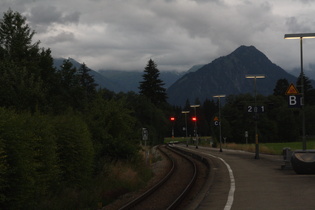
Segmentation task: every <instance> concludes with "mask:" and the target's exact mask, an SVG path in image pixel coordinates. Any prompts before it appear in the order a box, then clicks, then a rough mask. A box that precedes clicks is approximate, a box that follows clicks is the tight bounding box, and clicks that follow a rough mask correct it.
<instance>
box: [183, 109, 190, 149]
mask: <svg viewBox="0 0 315 210" xmlns="http://www.w3.org/2000/svg"><path fill="white" fill-rule="evenodd" d="M182 114H184V115H185V131H186V147H188V138H187V136H188V135H187V114H189V111H182Z"/></svg>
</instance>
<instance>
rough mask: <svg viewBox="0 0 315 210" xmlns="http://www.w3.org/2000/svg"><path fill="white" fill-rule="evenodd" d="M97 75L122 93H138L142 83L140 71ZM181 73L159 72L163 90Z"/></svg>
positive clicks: (105, 71) (110, 72)
mask: <svg viewBox="0 0 315 210" xmlns="http://www.w3.org/2000/svg"><path fill="white" fill-rule="evenodd" d="M99 73H100V74H101V75H103V76H104V77H106V78H109V79H110V80H111V81H115V83H116V84H119V85H120V86H121V87H122V89H121V90H120V91H122V92H128V91H134V92H138V91H139V89H138V87H139V83H140V81H142V75H143V74H144V72H141V71H118V70H100V71H99ZM182 75H183V73H179V72H176V71H162V72H161V71H160V79H161V80H162V81H163V82H164V83H165V85H164V86H163V87H164V88H168V87H169V86H170V85H172V84H173V83H174V82H175V81H176V80H178V79H179V78H180V77H181V76H182Z"/></svg>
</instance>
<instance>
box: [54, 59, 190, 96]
mask: <svg viewBox="0 0 315 210" xmlns="http://www.w3.org/2000/svg"><path fill="white" fill-rule="evenodd" d="M64 60H65V59H64V58H54V66H55V67H56V68H57V69H60V66H61V65H62V64H63V61H64ZM69 60H70V61H71V63H72V64H73V66H74V67H76V68H77V69H79V68H80V66H81V63H79V62H78V61H76V60H75V59H72V58H69ZM90 70H91V71H90V74H91V75H92V76H93V78H94V80H95V83H97V84H98V85H99V87H101V88H106V89H108V90H111V91H114V92H116V93H118V92H128V91H134V92H136V93H137V92H138V91H139V89H138V87H139V82H140V81H142V75H143V73H144V72H141V71H121V70H99V71H95V70H92V69H90ZM183 74H184V73H180V72H176V71H162V72H161V71H160V79H161V80H162V81H163V82H164V83H165V85H164V88H168V87H169V86H170V85H172V84H173V83H174V82H175V81H176V80H178V79H179V78H180V77H181V76H182V75H183Z"/></svg>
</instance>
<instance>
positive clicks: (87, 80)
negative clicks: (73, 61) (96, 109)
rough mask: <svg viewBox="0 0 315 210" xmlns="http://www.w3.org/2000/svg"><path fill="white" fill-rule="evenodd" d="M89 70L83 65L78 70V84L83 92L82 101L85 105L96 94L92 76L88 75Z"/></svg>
mask: <svg viewBox="0 0 315 210" xmlns="http://www.w3.org/2000/svg"><path fill="white" fill-rule="evenodd" d="M90 71H91V70H90V69H89V68H88V67H87V66H86V65H85V64H84V63H83V64H82V65H81V66H80V68H79V70H78V73H79V82H80V86H81V88H82V91H83V97H84V98H83V99H82V100H84V101H85V102H86V103H87V102H88V101H90V100H91V99H92V98H93V97H94V96H95V94H96V86H97V84H96V83H95V80H94V78H93V76H91V75H90V74H89V72H90Z"/></svg>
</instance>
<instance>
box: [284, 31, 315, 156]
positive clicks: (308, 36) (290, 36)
mask: <svg viewBox="0 0 315 210" xmlns="http://www.w3.org/2000/svg"><path fill="white" fill-rule="evenodd" d="M284 38H285V39H300V52H301V74H300V79H301V94H302V99H301V111H302V142H303V150H306V139H305V110H304V100H305V99H304V72H303V38H304V39H312V38H315V33H302V34H285V35H284Z"/></svg>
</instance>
